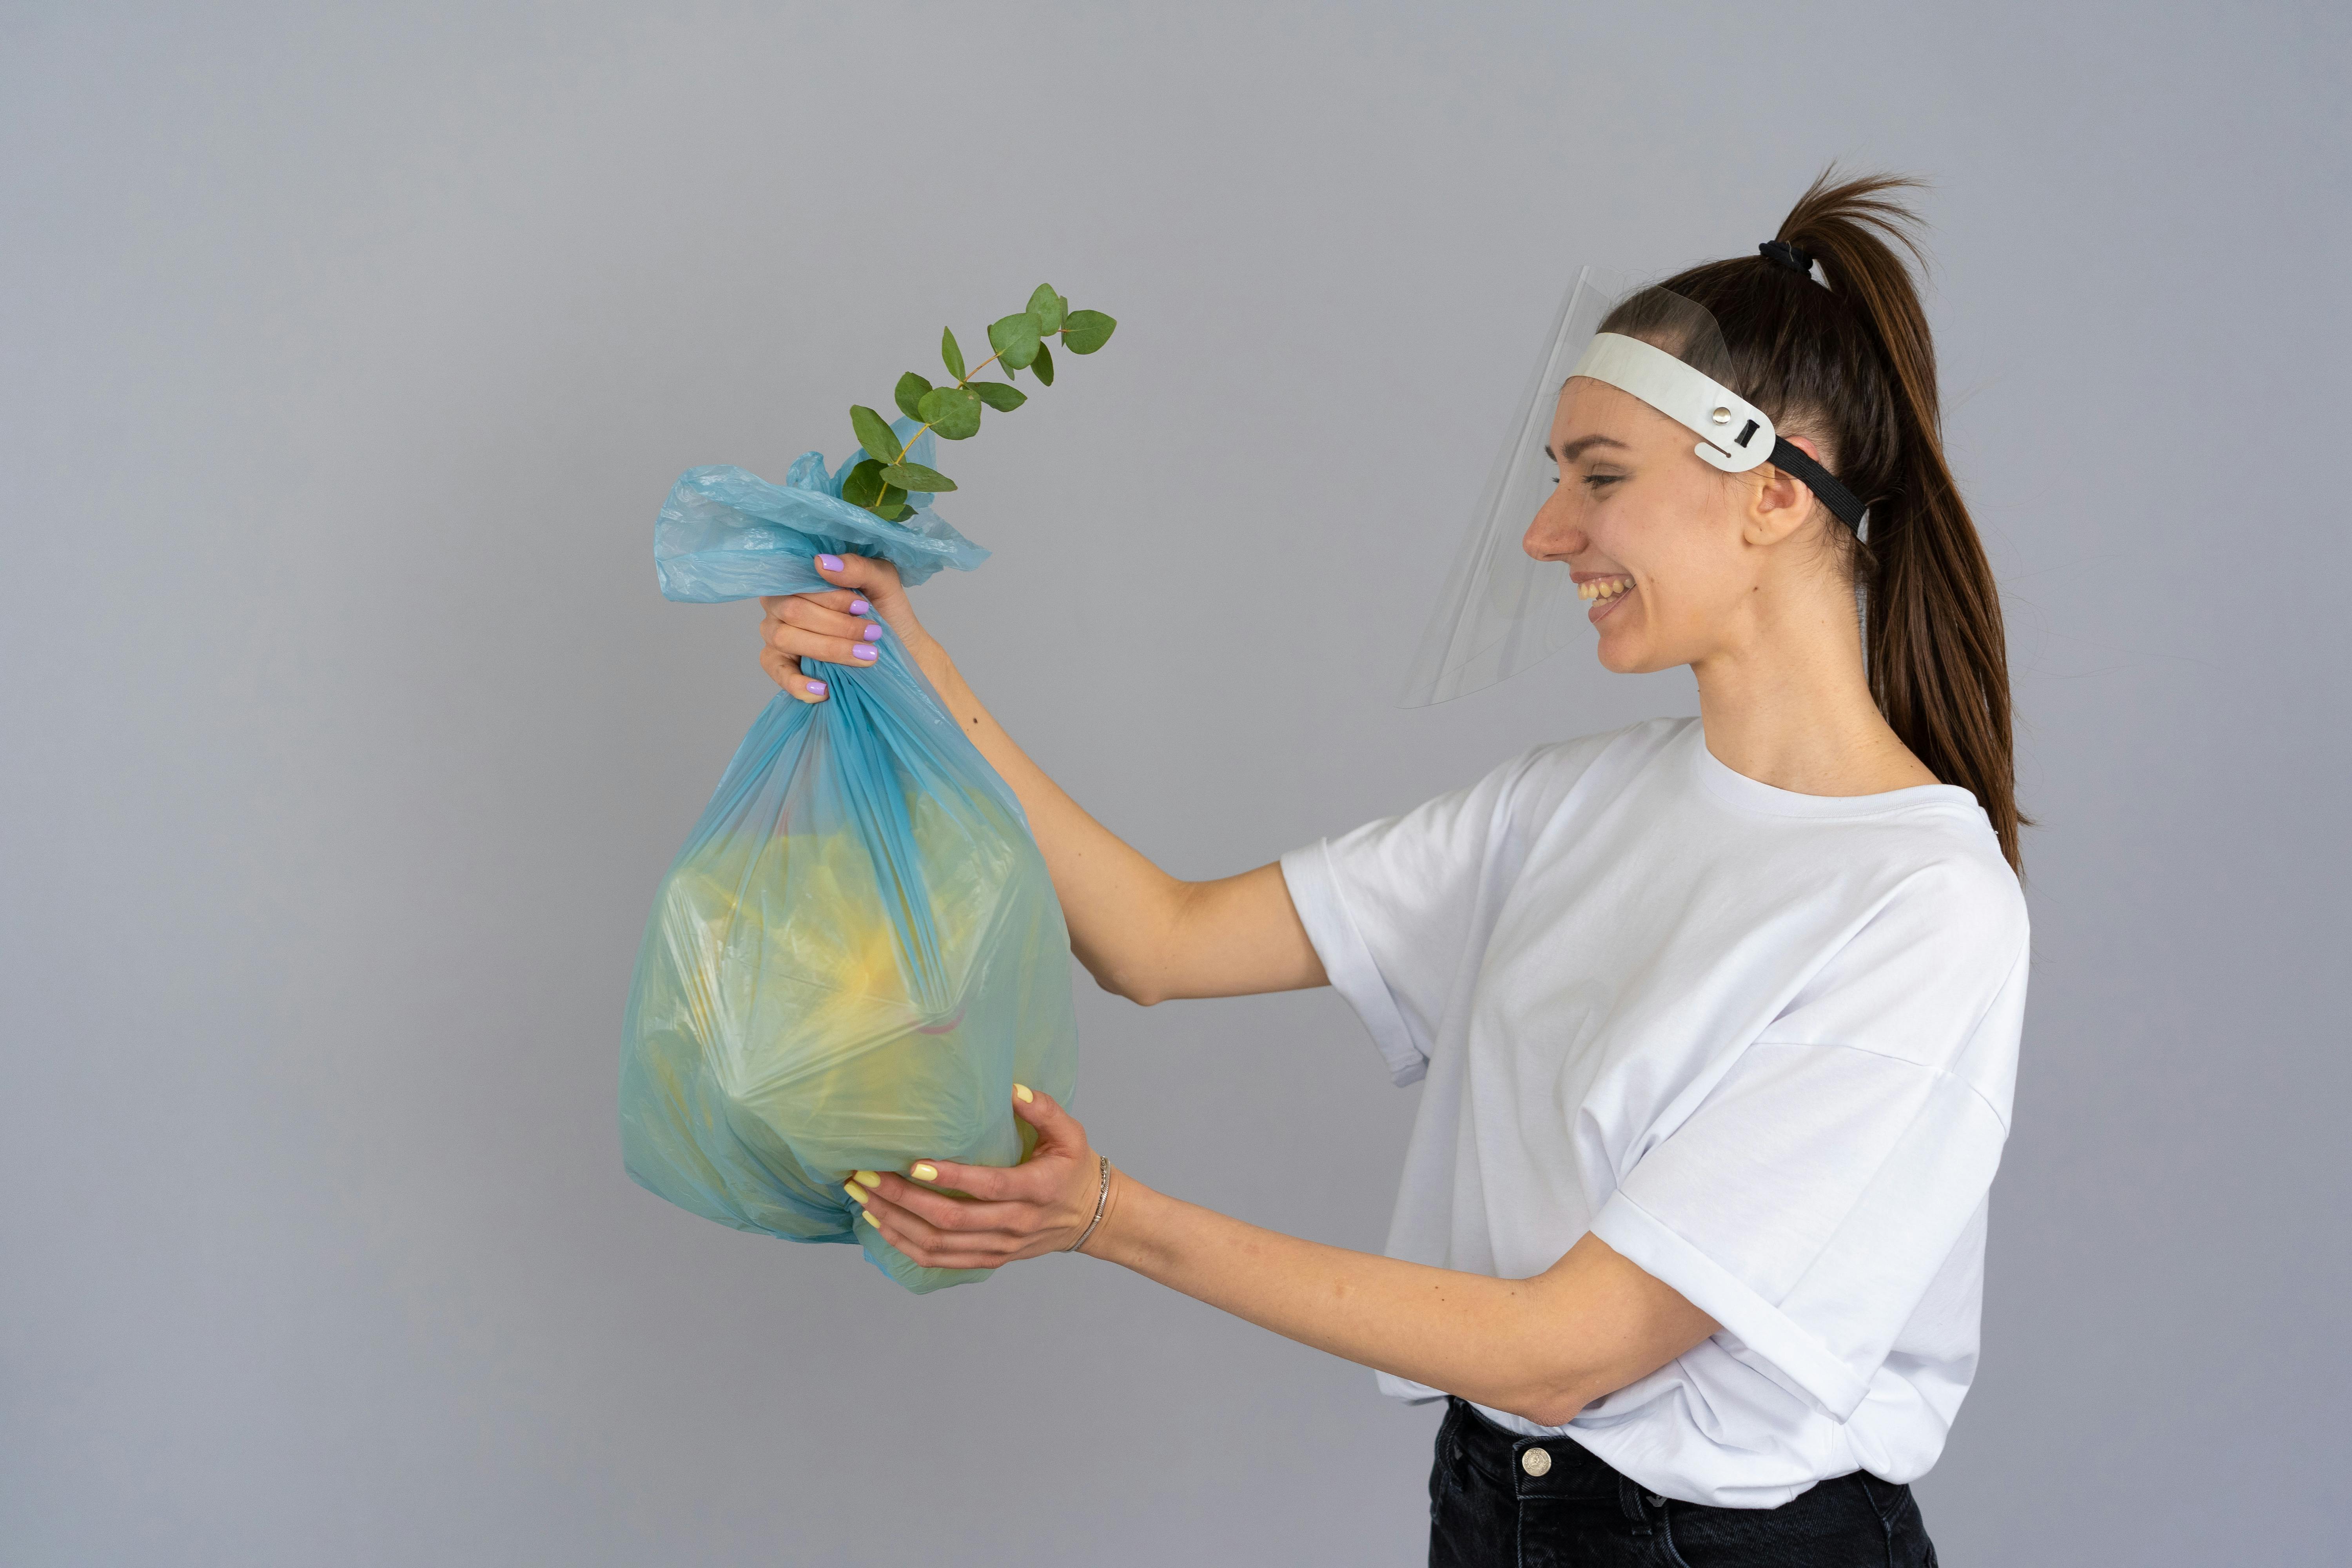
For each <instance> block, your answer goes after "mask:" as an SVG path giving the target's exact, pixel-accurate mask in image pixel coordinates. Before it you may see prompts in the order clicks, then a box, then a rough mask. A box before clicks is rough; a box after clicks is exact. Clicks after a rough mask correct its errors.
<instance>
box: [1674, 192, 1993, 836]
mask: <svg viewBox="0 0 2352 1568" xmlns="http://www.w3.org/2000/svg"><path fill="white" fill-rule="evenodd" d="M1918 184H1920V182H1919V181H1916V180H1913V179H1907V178H1904V177H1901V176H1898V175H1892V174H1873V175H1866V176H1863V177H1859V178H1853V179H1843V180H1841V179H1839V178H1838V176H1837V171H1836V170H1835V169H1834V168H1832V169H1827V170H1824V171H1822V175H1821V177H1820V178H1819V179H1817V180H1815V181H1814V182H1813V184H1812V187H1811V189H1810V190H1808V191H1806V192H1805V194H1804V195H1802V196H1801V197H1800V198H1799V199H1798V202H1797V205H1796V206H1795V207H1794V208H1793V209H1792V210H1791V211H1790V214H1789V216H1788V217H1787V218H1785V219H1784V220H1782V222H1781V224H1780V233H1779V235H1777V236H1776V237H1775V238H1776V239H1777V240H1778V241H1780V243H1781V245H1783V246H1794V247H1797V248H1798V250H1799V252H1801V253H1809V254H1810V255H1811V258H1812V260H1813V261H1814V262H1816V263H1817V264H1818V265H1819V266H1820V268H1821V269H1822V277H1823V278H1824V279H1827V281H1828V284H1829V286H1828V287H1827V288H1823V287H1822V286H1821V285H1820V284H1818V283H1816V282H1814V281H1813V280H1812V279H1811V277H1810V276H1809V275H1807V274H1805V273H1802V272H1800V271H1799V270H1797V268H1795V267H1793V266H1790V265H1787V264H1784V262H1782V261H1779V260H1774V259H1772V258H1769V257H1767V256H1764V255H1760V254H1759V255H1753V256H1746V257H1741V258H1738V259H1736V260H1731V261H1711V262H1708V263H1706V264H1705V265H1704V266H1700V267H1695V268H1690V269H1689V270H1688V271H1685V272H1683V273H1679V274H1677V275H1676V276H1675V277H1673V278H1670V279H1666V280H1665V281H1664V284H1662V285H1661V287H1663V288H1664V289H1670V290H1672V291H1673V292H1674V293H1675V294H1679V295H1681V296H1683V297H1684V298H1685V299H1687V300H1693V301H1695V302H1696V303H1698V304H1700V305H1704V306H1706V309H1707V310H1709V311H1711V312H1712V313H1713V314H1714V316H1715V319H1716V321H1717V324H1718V325H1719V326H1720V327H1721V328H1722V330H1723V338H1724V346H1725V347H1726V348H1727V349H1728V350H1729V351H1730V359H1729V374H1728V375H1727V376H1725V377H1721V378H1719V379H1723V380H1724V381H1725V383H1726V384H1727V385H1728V386H1729V387H1730V388H1731V389H1732V390H1733V391H1735V392H1737V393H1738V394H1739V395H1742V396H1743V397H1746V398H1747V399H1748V401H1749V402H1751V403H1753V404H1755V405H1757V406H1758V407H1759V408H1761V409H1762V410H1763V411H1764V412H1765V413H1766V414H1768V415H1769V416H1771V418H1772V420H1773V422H1774V423H1775V424H1776V425H1780V426H1781V427H1782V429H1783V430H1784V431H1785V432H1790V433H1795V434H1801V435H1804V436H1808V437H1812V438H1814V439H1815V440H1817V441H1819V442H1820V444H1821V447H1822V466H1823V467H1825V468H1828V469H1829V470H1830V472H1831V473H1832V474H1834V475H1836V476H1837V478H1838V479H1841V480H1843V482H1844V484H1845V487H1846V489H1850V490H1852V491H1853V493H1854V495H1855V496H1857V497H1859V498H1860V499H1861V500H1862V502H1863V504H1864V506H1865V507H1867V508H1868V509H1869V512H1868V516H1867V519H1866V521H1865V523H1864V529H1865V532H1864V533H1863V534H1862V535H1860V536H1856V535H1855V534H1853V533H1850V532H1848V531H1847V530H1846V529H1845V528H1844V526H1843V524H1839V523H1835V522H1832V529H1833V531H1834V534H1835V536H1838V537H1842V538H1843V539H1844V540H1846V541H1849V542H1850V548H1851V553H1852V559H1853V571H1854V575H1855V578H1856V580H1857V582H1858V583H1859V584H1861V588H1862V595H1863V624H1864V657H1865V658H1866V659H1867V661H1868V665H1869V670H1870V689H1871V695H1872V696H1873V697H1874V699H1875V700H1877V703H1878V709H1879V711H1880V712H1882V713H1884V714H1885V716H1886V722H1887V723H1888V725H1890V726H1891V727H1892V728H1893V729H1894V731H1895V733H1896V734H1897V735H1899V736H1901V737H1902V740H1903V743H1904V744H1905V745H1906V746H1908V747H1910V748H1911V752H1912V754H1913V755H1915V756H1916V757H1917V758H1918V759H1919V761H1920V762H1921V763H1925V764H1926V765H1927V770H1928V771H1929V772H1930V773H1934V774H1935V775H1936V776H1937V778H1938V779H1941V780H1943V781H1944V782H1945V783H1947V784H1958V785H1959V786H1960V787H1961V788H1963V789H1966V790H1967V791H1969V793H1970V794H1971V795H1975V796H1976V797H1977V803H1978V804H1979V805H1981V806H1983V807H1984V812H1985V816H1987V817H1989V818H1990V820H1991V822H1992V827H1993V831H1994V832H1995V833H1996V834H1998V835H1999V836H2000V848H2001V854H2002V855H2003V856H2004V857H2006V858H2007V859H2008V861H2009V863H2010V866H2011V868H2018V867H2019V865H2020V860H2019V856H2018V843H2017V833H2018V829H2019V827H2020V826H2024V825H2025V824H2026V821H2027V819H2026V818H2025V817H2023V816H2020V815H2019V814H2018V809H2017V798H2016V784H2017V778H2016V763H2015V761H2014V758H2013V756H2012V753H2011V729H2010V712H2009V655H2008V644H2007V640H2006V638H2005V637H2004V635H2003V633H2002V630H2001V620H2000V594H1999V592H1998V590H1996V589H1995V587H1994V586H1993V580H1992V567H1991V565H1990V563H1988V562H1987V561H1986V559H1985V552H1984V546H1983V544H1982V543H1981V542H1979V540H1978V538H1977V531H1976V524H1975V523H1973V522H1971V521H1969V510H1968V508H1967V507H1966V506H1965V505H1964V504H1962V502H1961V500H1960V492H1959V490H1958V487H1957V486H1955V485H1954V484H1953V482H1952V473H1951V469H1950V468H1948V467H1947V466H1946V464H1945V461H1944V433H1943V415H1942V411H1941V407H1940V405H1939V400H1938V398H1937V391H1936V347H1935V343H1934V342H1933V341H1932V340H1931V339H1930V338H1929V336H1928V333H1927V313H1926V312H1925V311H1924V310H1922V309H1921V308H1920V304H1919V292H1918V289H1917V288H1916V285H1915V284H1914V282H1913V280H1912V276H1911V270H1910V268H1909V266H1908V265H1906V260H1905V258H1904V256H1903V255H1902V254H1900V253H1898V251H1897V250H1896V247H1897V246H1900V247H1902V250H1903V251H1905V252H1907V253H1908V254H1909V256H1910V258H1912V259H1913V260H1917V261H1921V262H1923V263H1924V259H1925V258H1924V257H1923V256H1922V255H1921V252H1920V249H1919V246H1918V243H1917V241H1916V239H1915V238H1914V237H1913V231H1914V230H1915V229H1916V228H1917V227H1918V226H1919V219H1918V217H1917V216H1916V215H1915V214H1914V213H1912V212H1911V211H1910V209H1909V208H1907V207H1906V206H1905V205H1902V204H1901V203H1900V202H1898V201H1894V200H1890V199H1888V197H1887V195H1886V193H1887V192H1889V191H1898V190H1902V189H1904V188H1906V187H1914V186H1916V185H1918ZM1784 254H1785V252H1784ZM1796 259H1799V260H1801V259H1802V255H1800V256H1799V257H1798V258H1796Z"/></svg>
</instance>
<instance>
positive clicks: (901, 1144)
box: [620, 421, 1077, 1291]
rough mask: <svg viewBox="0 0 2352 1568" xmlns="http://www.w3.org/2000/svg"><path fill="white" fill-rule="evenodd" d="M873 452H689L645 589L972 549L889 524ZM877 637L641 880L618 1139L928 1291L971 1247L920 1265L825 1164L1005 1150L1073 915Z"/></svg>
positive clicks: (950, 537)
mask: <svg viewBox="0 0 2352 1568" xmlns="http://www.w3.org/2000/svg"><path fill="white" fill-rule="evenodd" d="M913 428H914V426H913V423H912V421H900V422H899V425H898V436H899V438H900V439H901V440H903V439H905V438H906V436H907V433H908V431H909V430H911V429H913ZM931 447H932V440H931V437H930V436H929V434H926V435H924V436H923V437H921V438H920V439H919V440H918V441H917V442H916V443H915V446H914V447H913V449H912V450H910V451H909V452H908V458H910V459H911V460H913V461H915V462H919V463H929V462H930V461H931ZM865 457H866V453H864V452H857V453H854V454H852V455H851V457H850V458H849V459H848V460H847V461H846V462H844V463H843V464H842V465H841V467H840V468H838V469H836V470H835V471H834V472H833V473H831V474H827V473H826V471H825V467H824V457H823V455H822V454H820V453H816V452H810V453H807V454H805V455H804V456H803V457H802V458H800V459H799V460H797V461H796V462H794V463H793V466H792V468H791V470H790V471H789V472H788V473H787V474H786V475H785V478H784V482H783V484H782V486H777V485H772V484H769V483H768V482H767V481H765V480H763V479H759V478H758V477H756V476H754V475H752V474H749V473H746V472H744V471H743V470H742V469H740V468H694V469H689V470H688V472H687V473H685V474H684V475H682V476H680V478H679V479H678V481H677V486H676V487H675V488H674V489H672V490H671V491H670V495H669V499H668V500H667V501H666V502H665V503H664V504H663V506H662V510H661V516H660V518H659V520H658V521H656V523H655V525H654V559H655V563H656V570H657V571H658V573H659V575H660V579H661V589H662V594H663V596H664V597H666V598H670V599H676V600H683V601H688V602H692V603H698V604H711V603H717V602H720V601H724V600H730V599H742V598H749V597H752V596H754V595H761V594H797V593H804V592H810V591H816V590H824V589H827V588H830V587H832V586H833V584H828V583H826V582H825V581H824V579H823V578H822V577H820V576H818V575H817V574H816V569H815V565H814V557H815V556H816V555H817V554H818V553H820V552H829V553H833V554H841V553H845V552H847V553H854V554H859V555H866V556H873V557H878V558H880V559H883V560H887V561H888V562H889V563H891V564H893V565H894V566H896V567H897V568H898V575H899V578H900V580H901V581H903V582H905V583H907V584H909V585H912V584H919V583H921V582H922V581H924V580H925V579H926V578H928V577H929V576H930V575H931V574H934V573H935V572H937V571H939V569H940V568H941V567H942V566H952V567H955V568H957V569H958V570H961V571H970V570H971V569H972V568H973V567H975V566H977V565H979V564H980V563H981V562H982V561H984V560H986V559H987V556H988V552H986V551H985V550H982V549H981V548H980V547H979V546H977V545H975V544H973V543H972V542H971V541H969V540H967V539H965V538H964V537H963V536H962V535H961V534H960V533H958V532H957V531H955V530H954V529H953V528H951V527H950V526H948V524H947V523H946V522H945V521H942V520H940V518H938V517H937V516H935V515H934V514H933V513H932V512H931V511H930V510H929V505H928V501H929V497H928V496H918V497H916V498H913V499H914V500H915V505H916V506H917V508H918V510H917V511H916V512H915V514H914V516H912V517H911V518H908V520H907V521H903V522H896V523H893V522H886V521H883V520H882V519H880V518H878V517H877V516H875V515H874V514H873V513H872V512H869V511H866V510H864V509H863V508H860V507H856V506H852V505H850V504H849V503H848V502H846V501H844V500H841V499H840V489H841V480H842V478H843V477H844V476H845V474H847V472H848V471H849V469H850V468H852V467H854V466H855V465H856V463H857V462H858V461H860V460H861V459H862V458H865ZM878 648H879V654H878V657H877V658H876V659H875V661H874V663H873V664H872V665H871V666H858V667H855V668H839V667H837V668H838V673H835V672H834V671H831V670H829V671H827V673H826V675H825V677H824V679H825V682H826V685H827V687H828V688H829V689H830V697H829V700H826V701H824V702H818V703H804V702H802V701H800V700H797V699H795V698H793V696H791V695H790V694H789V693H785V692H781V691H780V692H778V693H777V695H776V697H775V699H774V700H772V701H771V702H770V703H769V704H768V706H767V708H766V709H765V710H763V711H762V712H761V715H760V717H759V719H758V720H757V721H755V722H754V723H753V724H752V726H751V732H750V733H749V734H747V735H745V736H744V737H743V743H742V745H741V746H740V747H739V748H738V749H737V751H736V752H735V757H734V760H733V761H732V762H731V763H729V764H728V767H727V772H726V773H725V775H724V776H723V777H722V778H720V779H719V788H718V790H717V792H716V793H715V794H714V795H712V796H711V797H710V804H709V805H708V806H707V807H706V808H705V809H704V811H703V813H702V817H701V819H700V820H699V821H698V822H697V823H696V824H695V825H694V830H693V832H692V833H690V834H689V835H688V837H687V841H686V847H684V848H683V849H682V850H680V851H679V852H678V856H677V860H676V861H675V862H673V863H672V865H671V866H670V868H669V870H668V872H667V875H666V876H664V878H663V879H662V884H661V890H660V892H659V894H658V895H657V896H656V899H655V901H654V909H653V914H652V916H651V918H650V919H649V920H648V921H647V922H646V937H645V942H644V945H643V947H642V948H641V949H640V950H639V952H638V955H637V966H636V973H635V979H634V980H633V982H632V983H631V984H630V988H629V1005H628V1015H627V1019H626V1023H625V1026H624V1031H623V1036H622V1047H621V1093H620V1121H621V1147H622V1154H623V1158H624V1160H625V1163H626V1165H627V1167H628V1172H629V1175H630V1176H631V1177H632V1178H633V1179H634V1180H635V1182H636V1183H637V1184H639V1185H640V1186H643V1187H645V1188H646V1189H647V1190H648V1191H650V1192H652V1193H655V1194H657V1195H659V1196H661V1197H664V1198H667V1199H668V1200H669V1201H670V1202H671V1203H674V1204H676V1205H678V1206H679V1207H680V1208H684V1209H688V1210H691V1211H692V1212H693V1213H695V1214H698V1215H703V1216H704V1217H706V1218H709V1219H714V1220H717V1221H719V1223H720V1224H722V1225H729V1226H734V1227H735V1228H737V1229H739V1230H752V1231H763V1232H765V1233H766V1234H768V1235H770V1236H779V1237H784V1238H785V1239H787V1240H791V1241H844V1242H847V1241H854V1242H856V1243H858V1244H859V1245H860V1246H862V1247H864V1248H865V1250H866V1257H867V1258H869V1259H871V1260H872V1261H873V1263H874V1264H875V1266H876V1267H877V1268H880V1269H881V1270H882V1271H883V1272H884V1273H886V1274H887V1275H889V1276H890V1277H891V1278H892V1279H896V1280H898V1283H900V1284H901V1285H904V1286H906V1287H907V1288H908V1289H910V1290H916V1291H928V1290H935V1289H940V1288H941V1287H942V1286H947V1285H959V1284H963V1283H965V1282H967V1281H971V1280H978V1279H986V1278H988V1273H987V1271H986V1270H980V1269H963V1270H958V1269H940V1268H919V1267H917V1266H916V1265H915V1264H913V1263H912V1262H910V1261H908V1258H906V1257H905V1256H904V1255H903V1254H901V1253H900V1252H899V1251H898V1249H897V1248H896V1247H891V1246H890V1245H889V1244H888V1243H887V1242H886V1241H884V1240H883V1239H882V1237H880V1236H879V1235H878V1234H877V1232H876V1231H875V1229H874V1227H873V1226H870V1225H864V1224H860V1223H857V1215H856V1207H855V1206H854V1205H852V1204H851V1203H850V1201H849V1198H848V1196H847V1194H845V1193H844V1191H843V1190H842V1188H843V1184H844V1183H845V1181H846V1180H847V1179H848V1176H849V1173H851V1172H853V1171H858V1170H867V1171H899V1172H904V1171H905V1170H906V1169H907V1168H908V1165H910V1164H911V1163H913V1162H915V1161H916V1160H919V1159H947V1160H955V1161H961V1162H964V1163H972V1164H984V1165H1011V1164H1015V1163H1019V1162H1020V1161H1021V1160H1022V1159H1023V1158H1024V1157H1025V1156H1026V1154H1027V1153H1028V1152H1029V1150H1030V1149H1031V1148H1032V1147H1034V1142H1035V1135H1034V1132H1032V1131H1031V1130H1030V1129H1029V1128H1028V1126H1027V1125H1026V1124H1025V1123H1024V1122H1022V1121H1019V1120H1018V1119H1017V1118H1015V1117H1014V1116H1013V1110H1012V1096H1013V1083H1014V1082H1015V1081H1016V1080H1017V1081H1019V1082H1022V1083H1025V1084H1030V1085H1033V1086H1034V1087H1036V1088H1038V1089H1043V1090H1045V1092H1046V1093H1048V1094H1051V1095H1053V1096H1054V1097H1055V1099H1057V1100H1063V1101H1064V1102H1065V1103H1066V1102H1067V1101H1068V1099H1069V1094H1070V1089H1071V1083H1072V1079H1073V1078H1074V1077H1075V1075H1076V1065H1077V1031H1076V1017H1075V1015H1074V1012H1073V1007H1072V1002H1071V995H1070V960H1069V954H1070V940H1069V932H1068V931H1067V929H1066V927H1065V926H1064V924H1063V921H1062V910H1061V905H1060V903H1059V902H1058V901H1056V900H1055V897H1054V888H1053V883H1052V880H1051V879H1050V878H1049V877H1048V876H1047V874H1046V870H1045V858H1044V857H1043V856H1042V855H1040V854H1039V852H1038V850H1037V846H1036V843H1035V841H1034V839H1033V838H1032V837H1030V834H1029V825H1028V819H1027V817H1026V816H1024V813H1023V812H1022V809H1021V805H1020V802H1019V801H1018V800H1017V799H1016V798H1015V797H1014V795H1013V792H1012V790H1011V789H1010V788H1009V787H1007V785H1006V784H1005V783H1004V781H1003V779H1001V778H1000V777H998V776H997V773H996V770H995V769H993V768H992V767H991V766H989V764H988V762H987V760H986V759H985V758H983V757H982V755H981V754H980V752H979V751H978V750H977V749H976V748H975V747H974V746H973V745H972V743H971V740H970V739H969V738H968V737H967V736H966V735H965V734H964V733H963V732H962V729H961V726H960V725H959V724H957V722H956V721H955V720H954V718H953V717H952V716H951V715H950V714H949V712H948V711H947V710H946V708H945V707H944V706H943V705H942V704H941V703H940V700H939V697H938V695H937V694H936V693H935V692H934V691H933V690H932V689H931V687H930V684H929V681H927V680H925V679H923V675H922V672H921V671H920V670H919V668H916V666H915V663H914V661H913V659H911V658H908V655H907V653H906V651H905V650H904V649H903V648H902V647H900V646H899V644H898V639H897V638H896V637H892V636H887V635H886V636H885V637H884V638H883V639H882V641H881V642H880V644H879V645H878Z"/></svg>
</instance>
